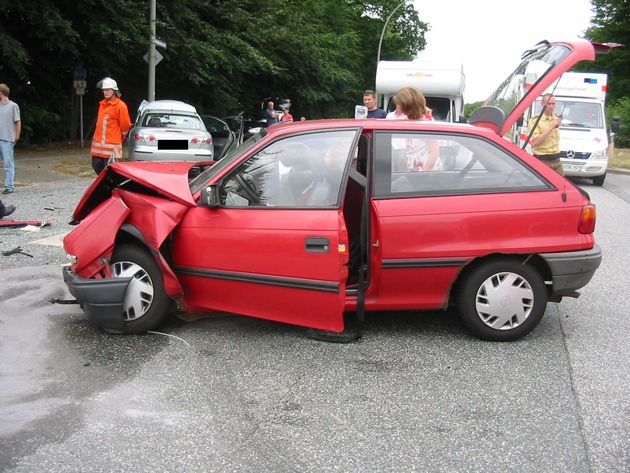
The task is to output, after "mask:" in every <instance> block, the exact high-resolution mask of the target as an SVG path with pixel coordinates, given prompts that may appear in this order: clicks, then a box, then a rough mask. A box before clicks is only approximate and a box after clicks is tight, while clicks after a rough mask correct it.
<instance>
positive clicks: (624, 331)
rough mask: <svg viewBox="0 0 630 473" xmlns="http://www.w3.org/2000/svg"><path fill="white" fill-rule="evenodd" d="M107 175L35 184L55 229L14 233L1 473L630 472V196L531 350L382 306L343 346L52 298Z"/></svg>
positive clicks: (268, 325)
mask: <svg viewBox="0 0 630 473" xmlns="http://www.w3.org/2000/svg"><path fill="white" fill-rule="evenodd" d="M620 178H621V179H626V181H625V183H626V186H627V184H630V182H628V180H627V179H630V177H628V176H621V177H620ZM89 182H90V180H89V179H79V180H66V181H65V182H53V183H40V184H37V185H24V187H18V192H16V194H14V195H13V196H11V197H12V198H13V199H15V200H16V201H17V203H16V204H17V205H18V206H19V209H20V210H22V209H25V210H24V211H25V213H26V209H27V206H26V205H22V204H21V203H20V202H21V201H20V199H23V200H24V201H26V200H27V199H32V202H38V203H39V207H38V208H43V207H46V208H54V207H59V209H57V210H56V211H53V212H52V218H53V220H54V223H53V225H51V226H50V227H44V228H42V229H40V232H38V233H37V235H35V234H34V233H33V234H31V233H27V232H21V231H19V230H10V231H9V230H7V229H0V242H1V243H0V244H1V245H2V246H1V248H2V249H4V248H5V247H7V243H9V244H8V246H13V245H15V244H17V243H19V242H21V244H22V246H23V247H24V248H25V250H27V251H28V252H29V253H31V254H33V255H35V256H34V257H33V258H29V257H27V256H23V255H12V256H11V257H4V258H3V257H2V256H0V262H1V263H2V265H3V266H4V269H2V270H0V471H7V472H33V471H47V472H67V471H81V472H106V471H107V472H110V471H188V472H197V471H198V472H202V471H203V472H215V471H221V472H231V471H239V472H242V471H252V472H260V471H269V472H286V471H295V472H298V471H299V472H329V471H330V472H332V471H343V472H346V471H447V472H461V471H467V472H488V471H513V472H589V473H592V472H602V473H603V472H606V473H608V472H627V471H630V396H628V394H627V393H628V392H629V391H630V370H629V366H630V350H628V337H629V335H630V322H629V319H628V314H630V302H629V301H628V297H626V294H627V288H628V287H629V282H630V281H629V276H628V273H627V269H626V268H627V267H628V266H629V264H630V261H629V260H630V229H629V227H628V225H627V223H626V222H627V219H628V215H629V211H630V204H629V203H628V201H627V200H624V199H623V198H620V197H618V196H617V195H616V194H614V193H612V192H610V191H609V190H607V188H606V187H604V188H599V187H594V186H591V185H589V184H584V187H585V188H586V190H587V191H588V192H589V193H590V195H591V198H592V200H593V201H594V202H595V203H596V204H597V206H598V223H597V234H596V236H597V239H598V243H599V244H600V246H602V248H603V250H604V259H603V262H602V266H601V267H600V269H599V271H598V272H597V273H596V275H595V277H594V279H593V280H592V281H591V283H590V284H589V285H588V286H587V287H586V288H585V289H584V290H583V291H582V296H581V297H580V298H578V299H567V300H565V301H563V302H562V303H560V304H555V303H550V304H549V305H548V307H547V312H546V314H545V317H544V318H543V321H542V322H541V324H540V325H539V327H537V329H536V330H534V332H532V333H531V334H530V335H529V336H527V337H526V338H525V339H523V340H520V341H518V342H512V343H488V342H482V341H479V340H476V339H474V338H472V337H471V336H469V334H468V332H467V331H466V330H465V329H464V328H463V327H462V326H461V324H460V323H459V321H458V319H457V318H456V317H455V316H453V315H445V314H439V313H429V314H420V313H402V314H391V313H383V314H371V315H369V316H368V319H367V326H366V333H365V336H364V338H363V340H362V341H361V342H359V343H355V344H350V345H337V344H328V343H323V342H318V341H314V340H312V339H309V338H308V337H307V336H306V334H305V331H304V330H303V329H301V328H298V327H292V326H287V325H282V324H276V323H273V322H268V321H261V320H255V319H248V318H244V317H238V316H229V315H227V314H226V315H223V316H218V317H213V318H206V319H200V320H196V321H192V322H183V321H180V320H177V319H174V320H172V321H171V323H170V324H169V325H168V326H167V327H165V328H164V329H163V330H162V331H161V332H159V333H150V334H147V335H142V336H114V335H108V334H105V333H103V332H102V331H100V330H99V329H97V328H96V327H94V326H93V325H91V324H89V323H88V322H87V321H86V320H85V319H84V318H83V316H82V313H81V311H80V309H79V308H78V307H77V306H75V305H64V304H52V303H50V302H49V301H50V300H51V299H54V298H62V299H63V298H66V297H69V295H68V294H67V292H66V289H65V286H64V284H63V282H62V280H61V271H60V267H59V264H61V262H63V255H62V253H63V252H62V250H61V248H60V247H59V246H54V244H51V241H54V240H55V239H56V241H58V242H60V239H61V236H62V235H63V234H64V232H65V231H66V230H67V227H66V226H64V225H66V224H65V223H64V222H66V221H67V220H68V219H69V218H68V217H69V215H70V213H71V209H72V207H73V202H74V203H76V200H77V199H78V197H80V195H81V193H82V190H83V189H84V188H85V187H86V186H87V185H89ZM610 182H611V184H612V183H613V180H611V181H610ZM62 196H63V197H64V198H62ZM30 207H32V208H31V209H30V210H33V212H34V214H36V213H37V212H35V211H34V209H35V207H37V206H35V205H34V204H32V205H30ZM30 210H29V211H30ZM42 212H50V211H42ZM46 215H48V214H46ZM34 235H35V236H34ZM51 238H52V240H51ZM41 240H44V242H42V241H41ZM46 242H48V243H46ZM42 248H43V249H42ZM46 255H48V256H46ZM51 255H52V256H51ZM39 258H48V259H46V263H44V264H42V262H41V261H40V259H39ZM16 261H17V263H15V262H16Z"/></svg>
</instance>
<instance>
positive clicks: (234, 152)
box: [190, 129, 268, 194]
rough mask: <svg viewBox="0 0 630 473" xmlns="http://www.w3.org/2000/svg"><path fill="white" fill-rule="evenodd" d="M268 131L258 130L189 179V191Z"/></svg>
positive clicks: (197, 187) (195, 190)
mask: <svg viewBox="0 0 630 473" xmlns="http://www.w3.org/2000/svg"><path fill="white" fill-rule="evenodd" d="M267 134H268V132H267V130H265V129H262V130H260V131H259V132H258V133H256V134H255V135H253V136H252V137H251V138H249V139H248V140H247V141H245V142H244V143H243V144H241V145H239V146H237V147H236V148H234V149H232V150H231V151H230V152H229V153H227V154H226V155H225V156H223V157H222V158H221V159H220V160H219V161H217V162H216V164H214V165H213V166H210V167H209V168H207V169H206V170H205V171H204V172H202V173H201V174H199V175H198V176H196V177H195V178H194V179H192V180H191V181H190V192H192V193H193V194H194V193H195V192H197V191H199V190H200V189H201V187H202V186H203V185H205V184H206V182H208V181H209V180H210V179H211V178H212V176H215V175H216V174H218V173H220V172H221V171H222V170H223V169H225V168H226V167H228V166H229V165H230V163H231V162H232V161H234V160H235V159H237V158H239V157H241V156H243V155H244V154H247V152H248V151H249V150H250V149H251V148H253V147H254V146H256V144H257V143H258V142H259V141H260V140H262V139H263V138H264V137H265V136H267Z"/></svg>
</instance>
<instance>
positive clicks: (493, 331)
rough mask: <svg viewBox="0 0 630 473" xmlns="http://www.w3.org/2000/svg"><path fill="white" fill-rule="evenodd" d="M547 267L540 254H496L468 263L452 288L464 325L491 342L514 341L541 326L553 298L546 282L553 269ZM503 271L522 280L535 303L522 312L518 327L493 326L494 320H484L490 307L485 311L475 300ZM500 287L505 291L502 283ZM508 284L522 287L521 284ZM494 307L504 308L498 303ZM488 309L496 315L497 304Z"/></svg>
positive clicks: (454, 300)
mask: <svg viewBox="0 0 630 473" xmlns="http://www.w3.org/2000/svg"><path fill="white" fill-rule="evenodd" d="M545 268H546V265H545V263H544V261H542V258H541V257H540V256H539V255H509V254H492V255H488V256H487V257H483V258H478V259H475V260H474V261H472V262H470V263H468V264H467V265H466V267H465V269H464V270H463V271H461V272H460V275H459V277H458V280H457V283H456V284H454V286H453V288H452V291H451V297H452V300H453V302H454V304H455V306H456V309H457V311H458V312H459V315H460V317H461V319H462V321H463V323H464V325H465V326H467V327H468V329H470V330H471V331H472V332H473V333H474V334H475V335H476V336H477V337H479V338H481V339H484V340H490V341H513V340H517V339H519V338H521V337H523V336H525V335H527V334H528V333H529V332H530V331H532V330H533V329H534V328H535V327H536V326H537V325H538V323H539V322H540V320H541V319H542V317H543V315H544V312H545V310H546V305H547V302H549V301H550V298H549V293H550V292H549V287H547V284H546V281H547V280H548V279H547V278H546V276H545V273H546V272H548V271H549V270H548V268H546V269H545ZM500 274H502V275H507V276H508V277H509V278H513V279H515V280H520V282H522V283H523V284H524V286H526V287H527V291H528V292H529V293H530V296H528V299H529V298H531V306H530V307H529V309H525V312H527V315H524V316H523V315H522V314H521V317H522V318H521V319H520V320H518V322H517V323H516V324H515V325H514V326H512V327H510V328H507V329H506V327H505V326H504V327H503V328H496V327H494V328H491V322H489V321H487V320H482V319H483V314H482V312H485V311H486V309H485V308H484V309H482V312H478V309H474V305H475V301H474V300H473V299H476V300H477V301H479V297H480V294H481V291H482V288H483V287H484V286H485V285H486V284H488V282H489V281H490V280H491V278H492V279H494V277H495V276H499V275H500ZM501 284H502V283H501ZM497 287H498V288H499V290H501V286H497ZM507 287H510V288H516V287H519V288H520V287H521V286H520V285H519V286H507ZM510 290H512V289H510ZM519 290H520V289H519ZM473 293H475V294H476V295H475V294H473ZM508 297H509V296H508ZM513 300H514V301H515V305H516V306H520V305H521V303H520V302H516V301H518V299H513ZM524 300H525V299H524ZM501 302H503V301H501ZM495 303H496V301H495ZM494 307H496V308H499V309H500V307H499V306H498V305H497V306H494ZM487 308H488V309H489V310H490V314H492V313H493V311H494V308H493V306H492V305H488V306H487ZM520 309H522V307H521V308H520ZM517 310H518V309H517Z"/></svg>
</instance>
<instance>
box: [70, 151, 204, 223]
mask: <svg viewBox="0 0 630 473" xmlns="http://www.w3.org/2000/svg"><path fill="white" fill-rule="evenodd" d="M196 164H199V163H194V162H188V161H178V162H163V161H139V162H120V163H112V164H110V165H109V166H107V167H106V168H105V170H104V171H103V172H101V173H100V174H99V175H98V176H97V178H96V179H95V180H94V182H93V183H92V184H91V185H90V187H88V188H87V189H86V191H85V193H84V194H83V197H81V200H80V201H79V203H78V205H77V207H76V208H75V210H74V214H73V220H72V221H71V222H70V223H72V224H76V223H78V222H79V221H81V220H82V219H83V218H85V217H86V216H87V215H88V214H89V213H90V212H91V211H92V209H94V208H95V207H96V206H97V205H99V204H100V203H101V202H103V201H105V200H107V199H108V198H109V197H110V196H111V192H112V189H113V188H115V187H120V188H129V187H130V186H131V187H132V188H134V189H135V188H137V186H138V185H139V186H141V187H142V188H146V189H147V190H149V191H150V192H153V193H155V194H157V195H161V196H163V197H165V198H167V199H170V200H173V201H176V202H179V203H181V204H184V205H186V206H189V207H190V206H194V205H195V200H194V199H193V196H192V194H191V193H190V187H189V185H188V172H189V170H190V168H191V167H192V166H193V165H196Z"/></svg>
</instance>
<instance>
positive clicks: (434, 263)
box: [373, 190, 594, 309]
mask: <svg viewBox="0 0 630 473" xmlns="http://www.w3.org/2000/svg"><path fill="white" fill-rule="evenodd" d="M549 192H555V193H556V194H557V195H558V199H557V201H556V200H555V199H550V198H549ZM568 195H569V196H568V197H567V202H566V203H565V204H563V205H558V204H559V203H560V202H562V200H561V196H560V191H547V192H530V193H513V194H497V195H496V196H495V197H496V198H494V199H488V196H487V195H486V196H482V195H466V196H440V197H421V198H408V199H388V200H379V201H376V202H375V203H374V209H375V210H374V211H375V213H376V217H375V218H376V220H374V222H377V228H376V229H375V236H374V237H373V238H376V239H377V240H378V256H377V257H376V258H377V260H378V261H377V264H376V265H375V267H377V268H378V269H379V271H378V272H377V273H375V274H374V276H375V277H378V280H377V281H374V282H375V283H376V284H377V285H378V287H379V291H378V298H377V300H375V304H376V305H377V306H378V308H379V309H385V308H386V309H412V308H420V309H435V308H445V307H446V305H447V302H448V297H449V292H450V289H451V285H452V284H453V283H454V281H455V280H456V278H457V276H458V274H459V272H460V271H461V269H462V267H463V266H464V265H466V264H467V263H468V262H470V261H471V260H472V259H474V258H476V257H482V256H485V255H489V254H492V253H504V254H530V253H536V254H538V253H541V252H563V251H567V252H568V251H577V250H585V249H588V248H592V247H593V245H594V240H593V236H592V235H581V234H579V233H578V232H577V224H578V220H579V217H580V212H581V208H582V207H581V204H582V202H583V200H582V197H581V196H580V195H579V193H578V192H577V191H575V190H570V191H568Z"/></svg>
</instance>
